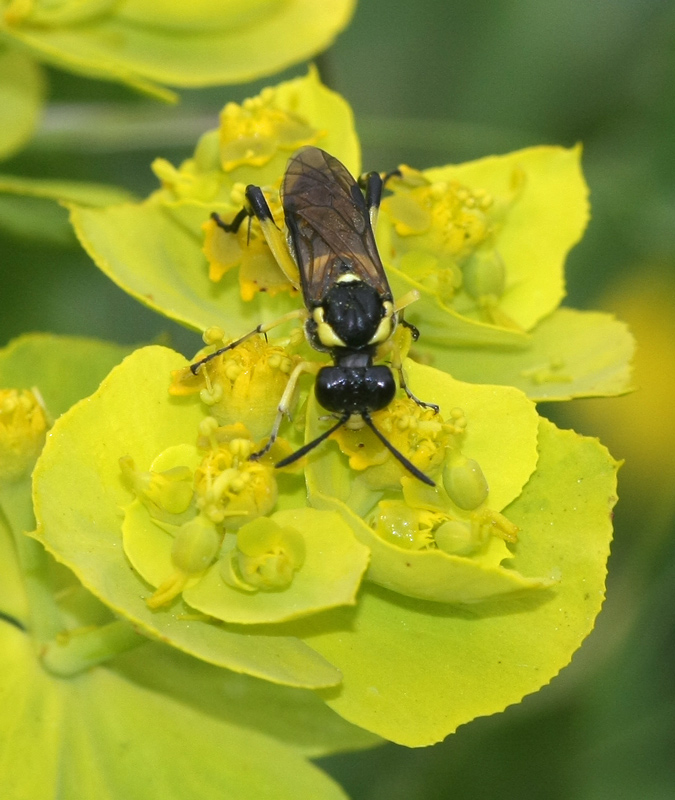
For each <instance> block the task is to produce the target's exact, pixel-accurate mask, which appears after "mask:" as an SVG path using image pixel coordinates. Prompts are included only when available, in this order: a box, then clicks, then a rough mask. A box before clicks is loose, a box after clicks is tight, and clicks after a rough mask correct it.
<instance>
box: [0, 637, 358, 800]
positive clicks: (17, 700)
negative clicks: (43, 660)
mask: <svg viewBox="0 0 675 800" xmlns="http://www.w3.org/2000/svg"><path fill="white" fill-rule="evenodd" d="M0 652H1V653H2V656H1V657H0V661H1V662H2V673H3V682H2V686H1V687H0V708H1V710H0V731H2V740H3V742H4V747H3V751H2V756H1V757H0V782H1V783H2V786H3V791H4V792H5V793H6V795H7V796H8V797H13V798H17V800H18V798H26V799H28V798H30V800H48V799H49V798H53V797H54V796H55V791H58V795H59V797H62V798H64V800H77V799H78V798H82V797H109V798H117V797H124V798H129V800H136V799H137V800H141V799H142V800H146V799H147V798H148V797H149V796H153V797H159V796H161V797H164V798H167V800H169V799H170V798H175V800H179V798H180V800H191V798H194V799H195V800H196V798H200V800H206V799H207V798H214V800H215V798H222V797H224V796H227V797H228V798H240V799H241V800H248V799H249V798H251V797H256V798H258V797H259V798H269V800H280V798H289V800H290V798H293V800H296V798H307V800H315V798H326V800H340V799H341V800H344V797H345V795H344V794H343V792H342V791H341V790H340V788H339V787H338V786H336V785H335V784H334V783H333V782H332V781H331V780H330V779H329V778H328V777H326V776H325V775H324V774H323V773H322V772H320V770H318V769H317V768H316V767H314V766H312V765H311V764H309V763H307V762H306V761H305V760H304V759H303V758H302V757H301V756H299V755H298V754H297V752H295V751H294V749H293V748H290V747H287V746H285V745H283V744H281V743H279V742H277V741H275V740H274V739H273V738H271V737H269V736H267V735H264V734H261V733H258V732H256V731H254V730H251V729H248V728H247V727H242V726H241V725H237V724H232V723H230V722H228V721H227V720H226V719H224V718H222V717H221V716H220V714H218V712H216V713H215V714H214V713H212V712H211V710H210V709H208V708H204V707H203V705H202V706H201V707H200V706H199V705H191V704H187V703H185V702H184V701H183V700H182V699H181V698H180V697H178V698H175V697H173V696H172V695H171V694H170V693H161V694H160V693H158V692H157V691H156V690H155V689H154V688H153V687H149V686H144V685H143V683H142V682H141V683H139V682H136V681H134V680H130V679H129V677H128V676H127V675H126V674H125V670H124V667H122V669H121V670H116V669H114V668H113V669H109V668H103V667H97V668H94V669H92V670H90V671H88V672H85V673H82V674H81V675H79V676H78V677H76V678H72V679H70V680H63V679H58V678H54V677H52V676H50V675H49V674H48V673H47V672H45V671H44V670H43V669H41V667H40V664H39V662H38V660H37V658H36V656H35V651H34V648H33V645H32V643H31V641H30V639H29V638H28V637H27V636H25V634H23V633H22V632H21V631H19V630H18V629H16V628H14V627H13V626H11V625H7V624H3V623H1V622H0ZM145 652H146V651H145V650H143V651H142V652H141V653H140V654H138V655H142V654H145ZM148 655H149V657H150V664H151V665H152V664H154V665H156V666H160V669H161V665H162V663H163V658H161V659H159V665H158V663H157V662H158V659H157V658H156V657H154V658H153V655H154V654H153V653H152V651H150V652H149V653H148ZM164 655H165V653H164V652H161V656H162V657H163V656H164ZM181 666H184V665H181ZM214 671H215V670H214ZM176 677H178V678H179V679H182V680H185V681H188V682H189V681H190V680H191V678H194V679H195V683H194V686H193V688H194V690H195V691H199V690H200V689H202V690H203V689H205V688H208V689H211V690H213V689H214V688H216V685H217V684H216V685H214V681H213V677H214V676H213V675H212V674H209V676H208V680H207V681H206V682H204V681H202V680H201V676H200V675H199V673H198V672H197V674H196V675H194V676H191V675H190V671H189V668H188V669H187V670H186V671H185V672H183V673H182V674H181V673H180V672H177V673H176ZM232 688H234V687H232ZM216 706H217V707H222V703H221V700H220V699H219V698H216Z"/></svg>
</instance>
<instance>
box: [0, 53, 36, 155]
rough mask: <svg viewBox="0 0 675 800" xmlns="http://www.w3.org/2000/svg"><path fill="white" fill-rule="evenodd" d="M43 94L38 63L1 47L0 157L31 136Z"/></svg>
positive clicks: (8, 153) (10, 152) (22, 143)
mask: <svg viewBox="0 0 675 800" xmlns="http://www.w3.org/2000/svg"><path fill="white" fill-rule="evenodd" d="M44 93H45V81H44V76H43V74H42V70H41V68H40V66H39V65H38V64H36V63H35V61H34V60H33V59H32V58H31V57H30V56H29V55H27V54H26V53H22V52H20V51H18V50H14V49H9V48H7V49H1V48H0V158H7V157H8V156H11V155H12V154H13V153H15V152H16V151H17V150H19V149H20V148H22V147H23V146H24V145H25V144H26V142H27V141H28V140H29V139H30V137H31V136H32V135H33V131H34V130H35V128H36V127H37V124H38V120H39V117H40V112H41V111H42V103H43V99H44Z"/></svg>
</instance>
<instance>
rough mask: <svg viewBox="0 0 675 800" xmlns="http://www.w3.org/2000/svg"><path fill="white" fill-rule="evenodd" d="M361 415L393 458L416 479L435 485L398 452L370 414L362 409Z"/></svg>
mask: <svg viewBox="0 0 675 800" xmlns="http://www.w3.org/2000/svg"><path fill="white" fill-rule="evenodd" d="M361 417H362V418H363V421H364V422H365V423H366V425H367V426H368V427H369V428H370V430H371V431H372V432H373V433H374V434H375V436H377V438H378V439H379V440H380V441H381V442H382V444H383V445H384V446H385V447H386V448H387V450H389V452H390V453H391V454H392V455H393V456H394V458H397V459H398V460H399V461H400V462H401V464H403V466H404V467H405V468H406V469H407V470H408V472H410V473H411V474H412V475H414V476H415V477H416V478H417V479H418V480H420V481H422V483H426V484H427V486H435V485H436V484H435V483H434V482H433V481H432V480H431V478H429V477H428V476H427V475H425V474H424V473H423V472H422V471H421V470H419V469H417V467H416V466H415V465H414V464H413V463H412V461H409V460H408V459H407V458H406V457H405V456H404V455H403V453H401V452H399V451H398V450H397V449H396V448H395V447H394V445H393V444H392V443H391V442H390V441H389V440H388V439H387V437H386V436H385V435H384V434H383V433H381V432H380V431H378V429H377V428H376V427H375V424H374V423H373V420H372V419H371V418H370V414H369V413H368V412H367V411H362V412H361Z"/></svg>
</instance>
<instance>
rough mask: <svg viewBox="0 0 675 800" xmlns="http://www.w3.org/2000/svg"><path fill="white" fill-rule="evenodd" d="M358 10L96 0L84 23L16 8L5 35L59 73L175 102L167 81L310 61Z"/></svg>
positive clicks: (233, 75)
mask: <svg viewBox="0 0 675 800" xmlns="http://www.w3.org/2000/svg"><path fill="white" fill-rule="evenodd" d="M98 5H99V6H100V5H101V4H100V3H98ZM104 5H105V3H104ZM71 6H76V4H75V3H72V4H71ZM353 7H354V2H353V0H331V2H329V3H322V4H320V5H318V4H317V3H315V2H313V1H312V0H287V2H281V0H276V1H275V0H268V2H261V0H258V2H257V4H255V5H253V6H251V4H250V3H249V4H247V6H244V7H242V5H241V3H233V2H231V0H214V2H211V3H205V2H203V0H199V2H197V3H195V4H193V5H192V6H191V7H190V8H186V7H185V5H184V4H177V3H176V2H175V0H163V1H162V2H157V3H152V4H149V3H140V4H139V3H122V4H116V3H115V4H112V6H111V7H110V8H109V9H108V10H107V12H106V10H105V9H101V8H97V3H96V2H94V4H90V8H89V11H88V14H87V13H82V14H81V18H80V19H76V18H75V17H72V15H71V18H70V19H69V18H68V17H67V16H66V14H64V13H61V18H60V19H59V18H58V16H56V15H52V17H51V19H50V18H49V17H48V16H47V15H45V14H44V12H43V14H42V18H40V16H39V14H40V8H39V7H38V9H37V10H36V12H35V14H34V15H33V16H31V15H30V14H29V15H28V16H23V15H22V14H21V13H20V12H17V13H16V14H14V15H13V17H12V18H11V19H8V20H7V21H6V24H5V33H6V35H8V36H10V37H13V38H15V39H16V40H17V41H19V42H21V43H22V44H23V45H24V46H25V47H28V48H29V50H30V51H32V53H33V54H34V55H35V57H36V58H38V59H40V60H44V61H46V62H48V63H50V64H53V65H55V66H57V67H60V68H61V69H66V70H69V71H71V72H76V73H79V74H82V75H86V76H88V77H92V78H102V79H105V80H112V81H120V82H123V83H126V84H127V85H129V86H131V87H133V88H135V89H138V90H139V91H142V92H146V93H148V94H151V95H154V96H156V97H158V98H160V99H163V100H167V101H174V100H175V99H176V95H175V94H174V93H173V92H171V91H169V90H168V89H165V88H164V87H163V86H162V85H161V84H169V85H172V86H184V87H198V86H212V85H217V84H223V83H245V82H247V81H251V80H254V79H255V78H259V77H261V76H263V75H270V74H272V73H275V72H278V71H279V70H281V69H284V68H285V67H288V66H290V65H291V64H294V63H297V62H299V61H303V60H305V59H307V58H311V57H312V56H313V55H315V54H316V53H318V52H320V51H322V50H324V49H325V48H326V47H327V46H328V45H329V44H330V43H331V42H332V40H333V38H334V37H335V35H336V34H337V33H338V32H339V31H340V30H342V29H343V28H344V27H345V26H346V25H347V23H348V21H349V19H350V17H351V14H352V11H353ZM102 12H103V13H102ZM165 12H166V13H165Z"/></svg>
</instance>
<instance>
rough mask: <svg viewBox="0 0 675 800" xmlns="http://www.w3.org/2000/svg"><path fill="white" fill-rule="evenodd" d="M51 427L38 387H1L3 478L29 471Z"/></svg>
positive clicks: (10, 479) (0, 460)
mask: <svg viewBox="0 0 675 800" xmlns="http://www.w3.org/2000/svg"><path fill="white" fill-rule="evenodd" d="M48 427H49V424H48V421H47V416H46V413H45V409H44V407H43V405H42V400H41V398H40V395H39V392H38V390H37V389H33V390H28V389H2V390H0V481H1V482H6V483H11V482H13V481H15V480H18V479H19V478H21V477H23V476H24V475H27V474H28V473H29V472H30V471H31V470H32V469H33V465H34V464H35V461H36V459H37V457H38V455H39V454H40V451H41V450H42V447H43V446H44V443H45V436H46V433H47V428H48Z"/></svg>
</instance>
